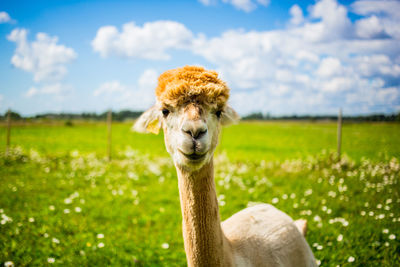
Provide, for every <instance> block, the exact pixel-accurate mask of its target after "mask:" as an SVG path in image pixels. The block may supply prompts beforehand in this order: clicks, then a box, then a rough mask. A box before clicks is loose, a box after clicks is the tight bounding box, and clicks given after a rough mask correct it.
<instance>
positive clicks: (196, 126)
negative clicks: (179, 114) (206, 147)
mask: <svg viewBox="0 0 400 267" xmlns="http://www.w3.org/2000/svg"><path fill="white" fill-rule="evenodd" d="M182 132H184V133H185V134H187V135H189V136H191V137H192V138H193V139H199V138H201V137H202V136H204V135H205V134H206V133H207V125H206V124H205V123H204V122H203V121H201V120H197V121H186V122H184V123H183V124H182Z"/></svg>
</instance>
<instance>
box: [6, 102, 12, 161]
mask: <svg viewBox="0 0 400 267" xmlns="http://www.w3.org/2000/svg"><path fill="white" fill-rule="evenodd" d="M10 135H11V110H10V109H9V110H8V111H7V141H6V156H8V154H9V152H10Z"/></svg>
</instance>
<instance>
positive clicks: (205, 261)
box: [177, 159, 232, 267]
mask: <svg viewBox="0 0 400 267" xmlns="http://www.w3.org/2000/svg"><path fill="white" fill-rule="evenodd" d="M177 173H178V183H179V195H180V200H181V209H182V217H183V225H182V228H183V239H184V244H185V251H186V258H187V261H188V266H190V267H192V266H231V265H232V257H231V255H230V250H229V244H228V242H227V240H226V238H225V236H224V234H223V232H222V229H221V222H220V217H219V210H218V201H217V195H216V191H215V184H214V166H213V160H212V159H211V160H210V162H209V163H207V164H206V165H205V166H204V167H202V168H201V169H200V170H198V171H196V172H187V171H185V170H182V169H181V168H179V167H177Z"/></svg>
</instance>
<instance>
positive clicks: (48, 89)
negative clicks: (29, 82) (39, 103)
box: [25, 83, 72, 98]
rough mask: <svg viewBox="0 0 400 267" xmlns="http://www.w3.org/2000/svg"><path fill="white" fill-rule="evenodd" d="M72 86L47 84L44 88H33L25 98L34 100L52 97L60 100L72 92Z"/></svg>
mask: <svg viewBox="0 0 400 267" xmlns="http://www.w3.org/2000/svg"><path fill="white" fill-rule="evenodd" d="M71 90H72V88H71V86H68V85H64V84H62V83H53V84H46V85H44V86H42V87H39V88H38V87H36V86H32V87H31V88H29V90H28V91H27V92H26V93H25V97H27V98H32V97H35V96H39V95H52V96H55V97H58V98H63V97H64V96H65V95H66V94H68V93H69V92H71Z"/></svg>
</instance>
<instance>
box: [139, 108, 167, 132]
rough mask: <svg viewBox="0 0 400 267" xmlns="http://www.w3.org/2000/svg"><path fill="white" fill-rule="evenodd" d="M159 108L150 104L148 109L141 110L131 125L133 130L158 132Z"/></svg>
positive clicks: (159, 126)
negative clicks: (140, 113) (141, 112)
mask: <svg viewBox="0 0 400 267" xmlns="http://www.w3.org/2000/svg"><path fill="white" fill-rule="evenodd" d="M159 116H160V110H159V109H158V108H157V107H156V106H152V107H151V108H150V109H149V110H147V111H145V112H143V114H142V115H140V117H139V119H137V121H136V122H135V124H134V125H133V127H132V130H133V131H136V132H139V133H153V134H158V132H159V131H160V128H161V121H160V118H159Z"/></svg>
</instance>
